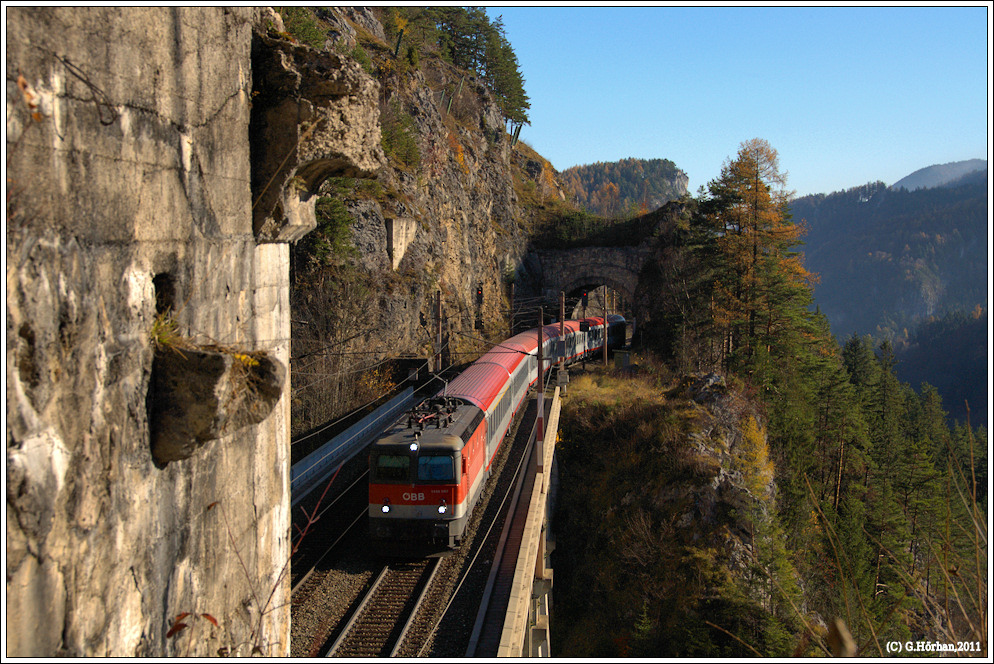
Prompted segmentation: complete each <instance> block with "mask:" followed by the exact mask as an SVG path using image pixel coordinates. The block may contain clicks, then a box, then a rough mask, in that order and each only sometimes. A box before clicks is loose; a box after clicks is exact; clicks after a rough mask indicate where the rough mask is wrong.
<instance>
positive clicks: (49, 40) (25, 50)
mask: <svg viewBox="0 0 994 664" xmlns="http://www.w3.org/2000/svg"><path fill="white" fill-rule="evenodd" d="M5 11H6V14H7V64H6V111H7V120H6V122H7V145H6V148H7V159H8V164H9V168H8V171H7V178H8V181H7V184H8V192H9V200H8V209H7V227H8V231H7V246H6V258H7V267H6V276H7V285H6V288H7V290H6V295H7V309H6V367H5V372H6V380H7V385H6V397H7V428H6V434H7V435H6V442H7V456H6V497H7V513H6V514H7V521H6V523H7V527H6V536H7V541H6V543H7V569H6V571H7V585H6V588H7V606H6V612H7V613H6V615H7V628H6V629H7V652H6V654H7V655H8V656H51V655H57V654H66V655H77V656H81V655H89V656H141V655H165V656H170V655H187V654H188V655H216V654H219V653H220V654H224V653H230V654H244V655H247V654H250V653H251V652H252V650H253V648H254V647H258V648H259V649H261V651H262V652H263V653H265V654H267V655H274V656H278V655H285V654H287V653H288V652H289V609H288V600H289V585H288V581H287V580H286V577H285V576H281V572H283V564H284V562H285V561H287V560H288V558H289V541H288V536H289V533H288V526H287V524H288V513H287V510H288V506H289V493H288V441H287V432H288V429H289V423H288V419H289V399H288V398H287V396H286V394H285V392H284V396H283V398H282V399H280V401H279V402H278V403H277V405H276V407H275V409H274V410H273V412H271V413H270V415H269V416H268V417H267V418H266V419H265V420H263V421H262V422H261V423H259V424H256V425H251V426H248V427H246V428H243V429H241V430H238V431H236V432H233V433H228V434H227V435H223V436H222V437H221V438H219V439H217V440H213V441H211V442H209V443H208V444H206V445H204V447H203V448H201V449H200V450H199V451H198V452H197V453H196V454H195V455H194V456H192V457H191V458H189V459H185V460H182V461H175V462H172V463H168V464H166V465H164V466H158V465H156V464H155V463H154V461H153V458H152V455H151V453H150V424H149V412H148V408H149V395H148V392H149V386H150V374H151V369H152V360H153V355H154V350H153V344H152V342H151V341H150V338H149V332H150V330H151V328H152V325H153V321H154V318H155V316H156V312H157V298H158V302H159V309H160V310H161V309H165V308H166V307H167V306H170V305H171V306H172V308H173V310H174V311H175V313H176V318H177V320H178V322H179V324H180V326H179V329H180V332H181V333H182V334H183V335H185V336H187V337H189V338H194V339H198V340H200V341H208V340H210V341H213V342H214V343H217V344H221V345H225V346H227V347H229V348H232V349H245V350H252V351H265V352H267V353H268V354H269V355H270V356H272V357H275V358H276V359H279V360H280V361H281V362H282V363H283V364H284V365H285V366H288V353H289V339H288V337H289V303H288V295H287V293H288V284H287V274H288V272H287V271H288V248H287V245H286V244H280V243H268V244H257V242H256V238H255V235H254V233H253V225H252V194H251V189H250V187H251V173H250V149H249V120H250V96H251V91H252V87H251V86H252V68H251V47H252V26H253V25H256V24H258V21H259V12H260V10H258V9H253V8H226V9H221V8H120V7H115V8H79V7H77V8H16V7H12V8H6V9H5ZM21 77H22V78H21ZM19 83H20V85H19ZM32 112H33V113H35V117H32ZM286 384H287V385H288V381H287V382H286ZM285 389H286V386H284V391H285ZM184 613H189V614H190V615H189V616H187V617H186V618H185V619H183V620H182V621H179V622H182V623H185V624H186V625H188V626H187V627H186V628H185V629H182V630H181V631H178V632H175V631H174V633H173V634H172V635H170V634H169V630H170V628H171V627H172V626H173V625H174V624H175V622H177V621H176V617H177V616H179V615H180V614H184ZM207 616H209V617H207ZM215 622H216V624H214V623H215Z"/></svg>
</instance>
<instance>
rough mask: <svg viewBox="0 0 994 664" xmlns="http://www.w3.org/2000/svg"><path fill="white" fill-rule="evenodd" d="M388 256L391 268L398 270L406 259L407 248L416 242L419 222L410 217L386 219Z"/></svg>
mask: <svg viewBox="0 0 994 664" xmlns="http://www.w3.org/2000/svg"><path fill="white" fill-rule="evenodd" d="M386 226H387V254H388V255H389V256H390V266H391V267H392V268H393V269H394V270H396V269H397V268H398V267H400V261H401V260H403V258H404V253H405V252H406V251H407V247H408V246H410V244H411V243H412V242H414V238H415V236H416V235H417V232H418V222H417V221H415V220H414V219H411V218H409V217H398V218H394V219H386Z"/></svg>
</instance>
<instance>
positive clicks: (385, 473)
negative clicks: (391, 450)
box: [376, 454, 411, 480]
mask: <svg viewBox="0 0 994 664" xmlns="http://www.w3.org/2000/svg"><path fill="white" fill-rule="evenodd" d="M410 468H411V458H410V457H409V456H407V455H405V454H380V455H379V456H377V457H376V479H380V480H406V479H407V475H408V473H409V471H410Z"/></svg>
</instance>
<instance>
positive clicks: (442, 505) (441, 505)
mask: <svg viewBox="0 0 994 664" xmlns="http://www.w3.org/2000/svg"><path fill="white" fill-rule="evenodd" d="M448 509H449V507H448V505H446V504H445V501H444V500H443V501H442V502H440V503H439V504H438V513H439V514H445V512H446V511H447V510H448Z"/></svg>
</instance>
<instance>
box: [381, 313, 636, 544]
mask: <svg viewBox="0 0 994 664" xmlns="http://www.w3.org/2000/svg"><path fill="white" fill-rule="evenodd" d="M559 327H560V324H559V323H555V324H552V325H546V326H543V327H542V328H541V338H542V358H543V362H542V365H543V371H547V370H548V369H549V368H550V367H551V366H552V365H554V364H557V363H558V362H559V360H560V359H562V360H563V361H564V362H565V363H567V364H569V363H573V362H577V361H579V360H581V359H584V358H586V357H588V356H597V355H598V354H599V353H602V352H603V350H604V343H605V341H606V343H607V346H608V349H609V350H610V349H614V348H619V347H621V346H623V345H624V343H625V334H626V327H625V319H624V318H623V317H622V316H617V315H609V316H607V319H606V320H605V319H604V318H600V317H591V318H584V319H582V320H568V321H564V322H563V328H564V331H563V334H562V335H560V331H559ZM539 333H540V330H539V329H538V328H536V329H532V330H529V331H527V332H522V333H520V334H517V335H515V336H513V337H511V338H510V339H507V340H506V341H503V342H501V343H500V344H497V345H496V346H494V348H493V349H491V350H490V351H488V352H487V353H485V354H484V355H483V356H481V357H480V358H479V359H478V360H477V361H476V362H474V363H473V364H471V365H470V366H469V367H468V368H467V369H466V370H465V371H463V372H462V373H461V374H459V376H457V377H456V378H455V379H453V380H452V381H451V382H450V383H449V384H448V385H446V386H445V387H444V388H443V389H442V390H440V391H439V392H438V394H436V395H435V396H434V397H432V398H430V399H427V400H425V401H423V402H422V403H421V404H419V405H418V406H417V407H416V408H415V409H414V410H412V411H410V412H408V413H406V414H405V415H404V416H403V417H401V418H400V419H399V420H398V421H397V422H396V423H395V424H394V425H393V426H392V427H391V428H390V429H388V430H387V431H386V432H384V434H383V435H382V436H381V437H380V438H379V439H378V440H377V441H376V442H375V443H373V445H372V447H371V448H370V454H369V467H370V474H369V478H370V479H369V529H370V535H371V537H372V539H373V540H374V542H382V543H403V542H419V543H435V544H442V545H445V546H447V547H456V546H458V545H459V543H460V541H461V539H462V537H463V533H464V532H465V530H466V525H467V523H468V522H469V519H470V517H471V516H472V514H473V508H474V507H475V506H476V503H477V501H478V500H479V497H480V495H481V493H482V492H483V487H484V486H485V484H486V481H487V479H488V478H489V477H490V474H491V470H492V463H493V461H494V457H495V456H496V454H497V452H498V450H499V449H500V445H501V442H502V441H503V440H504V437H505V435H506V434H507V431H508V428H509V427H510V425H511V422H512V420H513V419H514V415H515V414H516V413H517V412H518V410H519V409H520V407H521V405H522V404H523V403H524V401H525V397H526V396H527V394H528V390H529V389H530V388H531V387H532V386H533V385H534V384H535V382H536V381H537V380H538V345H539Z"/></svg>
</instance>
